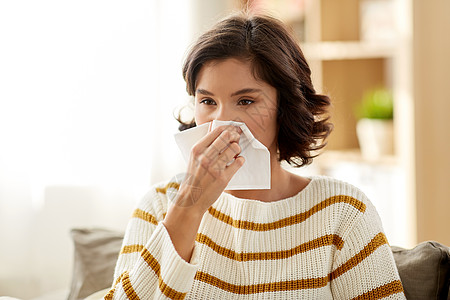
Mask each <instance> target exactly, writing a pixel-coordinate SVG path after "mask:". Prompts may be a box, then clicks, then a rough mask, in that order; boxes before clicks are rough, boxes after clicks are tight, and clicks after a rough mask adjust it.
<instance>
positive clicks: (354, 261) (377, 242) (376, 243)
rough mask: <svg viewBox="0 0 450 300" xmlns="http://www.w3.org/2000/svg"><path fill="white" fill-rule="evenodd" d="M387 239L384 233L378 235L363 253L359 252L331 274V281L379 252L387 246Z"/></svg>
mask: <svg viewBox="0 0 450 300" xmlns="http://www.w3.org/2000/svg"><path fill="white" fill-rule="evenodd" d="M387 243H388V242H387V239H386V236H385V235H384V233H382V232H380V233H378V234H377V235H376V236H375V237H374V238H373V239H372V240H371V241H370V242H369V243H368V244H367V245H366V246H365V247H364V248H363V249H362V250H361V251H359V252H358V253H357V254H356V255H354V256H353V257H352V258H350V259H349V260H347V261H346V262H345V263H343V264H342V265H341V266H339V267H338V268H337V269H336V270H334V271H333V272H332V273H331V274H330V280H333V279H336V278H338V277H339V276H341V275H342V274H344V273H345V272H347V271H348V270H350V269H352V268H354V267H355V266H356V265H358V264H359V263H360V262H361V261H363V260H364V259H365V258H366V257H368V256H369V255H371V254H372V253H373V252H374V251H375V250H377V249H378V248H379V247H380V246H382V245H384V244H387Z"/></svg>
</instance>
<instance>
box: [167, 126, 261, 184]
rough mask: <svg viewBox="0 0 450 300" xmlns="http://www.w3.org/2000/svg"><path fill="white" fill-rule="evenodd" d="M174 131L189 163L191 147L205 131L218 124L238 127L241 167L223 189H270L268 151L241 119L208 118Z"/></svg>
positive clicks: (176, 139)
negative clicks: (239, 132) (203, 122)
mask: <svg viewBox="0 0 450 300" xmlns="http://www.w3.org/2000/svg"><path fill="white" fill-rule="evenodd" d="M210 123H211V122H209V123H205V124H202V125H200V126H196V127H194V128H190V129H187V130H184V131H182V132H179V133H176V134H175V141H176V142H177V145H178V147H179V148H180V150H181V153H182V154H183V157H184V159H185V160H186V162H189V156H190V153H191V149H192V147H193V146H194V144H195V143H197V142H198V141H199V140H200V139H201V138H202V137H204V136H205V135H206V134H207V133H208V131H209V128H211V129H210V130H214V129H215V128H216V127H218V126H222V125H230V124H231V125H234V126H238V127H240V128H241V130H242V134H241V137H240V139H239V146H240V147H241V153H240V154H239V155H240V156H243V157H244V158H245V162H244V164H243V165H242V167H241V168H240V169H239V170H238V171H237V172H236V173H235V174H234V176H233V177H232V178H231V180H230V182H229V183H228V185H227V187H226V188H225V190H254V189H270V154H269V150H267V148H266V146H264V145H263V144H262V143H261V142H260V141H258V140H257V139H256V138H255V137H254V136H253V134H252V133H251V132H250V130H249V129H248V127H247V125H245V123H242V122H234V121H218V120H214V121H212V124H210Z"/></svg>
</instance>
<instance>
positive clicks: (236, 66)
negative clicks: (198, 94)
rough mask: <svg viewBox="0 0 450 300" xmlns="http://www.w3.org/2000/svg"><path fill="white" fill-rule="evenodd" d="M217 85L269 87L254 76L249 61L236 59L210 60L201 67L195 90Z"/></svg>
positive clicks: (252, 67)
mask: <svg viewBox="0 0 450 300" xmlns="http://www.w3.org/2000/svg"><path fill="white" fill-rule="evenodd" d="M217 85H219V86H222V87H227V86H242V87H244V86H248V85H251V86H255V87H256V86H258V87H260V88H262V87H270V85H269V84H268V83H266V82H265V81H263V80H261V79H259V78H258V77H257V76H256V75H255V71H254V66H253V65H252V63H251V62H250V60H245V59H238V58H227V59H221V60H211V61H208V62H207V63H205V64H204V65H203V66H202V68H201V69H200V71H199V73H198V75H197V80H196V88H200V87H201V88H206V86H217Z"/></svg>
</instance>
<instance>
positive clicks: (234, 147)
mask: <svg viewBox="0 0 450 300" xmlns="http://www.w3.org/2000/svg"><path fill="white" fill-rule="evenodd" d="M240 153H241V147H240V146H239V144H238V143H237V142H233V143H231V144H230V145H229V147H228V148H227V149H226V150H225V151H223V152H222V153H221V154H219V156H218V159H217V164H219V165H220V166H221V167H222V168H224V169H225V167H227V166H228V165H229V164H230V163H231V162H232V161H233V159H235V157H237V156H238V155H239V154H240Z"/></svg>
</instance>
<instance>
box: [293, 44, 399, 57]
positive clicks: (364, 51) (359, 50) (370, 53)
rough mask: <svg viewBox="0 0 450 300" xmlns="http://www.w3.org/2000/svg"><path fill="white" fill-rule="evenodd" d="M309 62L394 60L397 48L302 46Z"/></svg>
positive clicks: (327, 45)
mask: <svg viewBox="0 0 450 300" xmlns="http://www.w3.org/2000/svg"><path fill="white" fill-rule="evenodd" d="M301 47H302V49H303V51H304V54H305V57H306V58H307V59H308V60H345V59H366V58H392V57H393V56H394V54H395V46H394V44H393V43H389V42H383V43H381V42H359V41H351V42H341V41H336V42H317V43H304V44H302V45H301Z"/></svg>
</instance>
